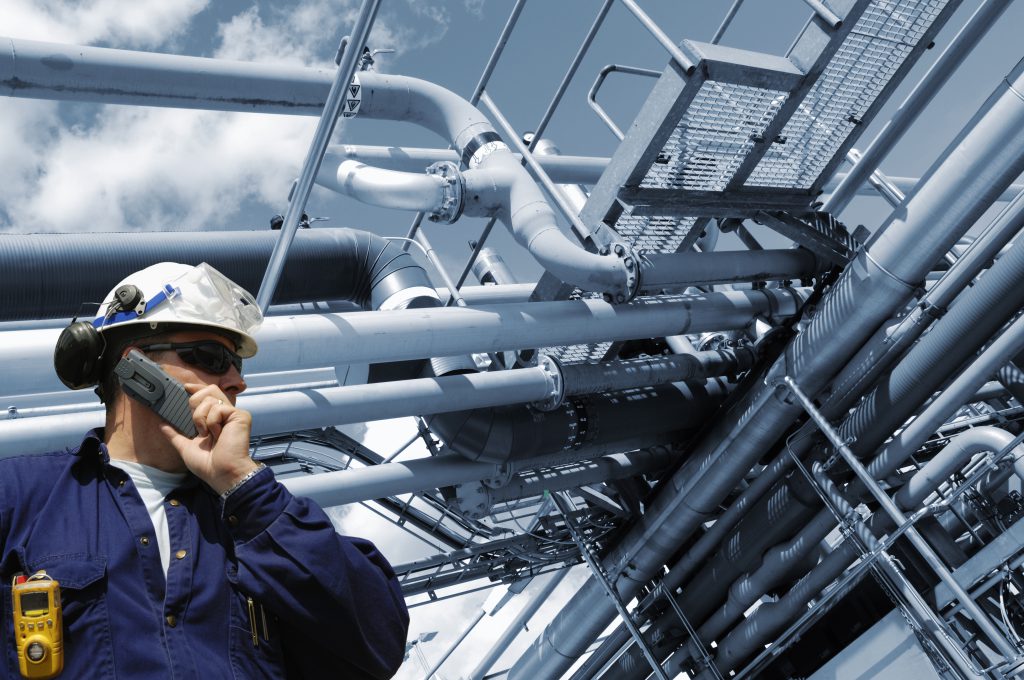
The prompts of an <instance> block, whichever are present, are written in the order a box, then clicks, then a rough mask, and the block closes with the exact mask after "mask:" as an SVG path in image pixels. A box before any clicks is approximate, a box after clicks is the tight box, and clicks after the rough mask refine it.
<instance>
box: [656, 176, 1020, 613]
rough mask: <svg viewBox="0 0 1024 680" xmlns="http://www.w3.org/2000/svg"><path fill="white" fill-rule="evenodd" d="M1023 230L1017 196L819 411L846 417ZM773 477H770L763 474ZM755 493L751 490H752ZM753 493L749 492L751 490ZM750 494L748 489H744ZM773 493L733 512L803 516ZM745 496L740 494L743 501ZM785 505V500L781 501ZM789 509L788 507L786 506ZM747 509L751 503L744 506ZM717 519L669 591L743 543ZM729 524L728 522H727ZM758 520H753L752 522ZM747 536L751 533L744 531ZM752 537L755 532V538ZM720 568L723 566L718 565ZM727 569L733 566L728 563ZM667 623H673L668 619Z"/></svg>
mask: <svg viewBox="0 0 1024 680" xmlns="http://www.w3.org/2000/svg"><path fill="white" fill-rule="evenodd" d="M1022 227H1024V192H1022V193H1017V194H1016V195H1015V196H1013V200H1012V201H1011V202H1010V204H1009V205H1007V206H1006V207H1005V208H1004V209H1003V210H1002V211H1001V212H1000V213H999V214H998V215H997V216H996V217H995V218H994V219H993V220H992V222H990V223H989V225H988V226H987V227H986V228H985V230H984V231H983V232H982V233H981V234H980V235H979V236H978V238H977V239H975V240H974V241H973V243H972V244H971V246H970V247H969V248H968V250H967V251H966V252H965V253H964V254H963V255H962V256H961V257H960V258H959V259H957V261H956V262H955V263H954V265H953V266H952V267H951V268H950V269H949V271H947V272H946V274H945V275H944V276H943V278H942V279H941V280H940V281H939V282H938V283H936V285H935V286H934V287H932V288H931V289H930V290H929V291H928V292H927V293H926V294H925V296H924V297H923V298H922V300H921V302H920V304H918V305H916V306H915V307H914V308H913V309H912V310H911V312H910V313H909V314H907V315H900V316H899V317H897V318H894V319H893V320H892V322H891V323H887V324H886V325H885V326H884V327H883V328H881V329H879V331H878V332H877V333H875V335H874V336H872V338H871V339H870V340H869V341H868V342H867V343H866V344H865V345H864V347H863V348H862V349H861V350H860V351H859V352H858V353H857V355H856V356H855V357H854V358H853V359H852V360H851V361H850V362H849V363H848V364H847V366H846V367H845V368H844V369H843V370H842V371H841V372H840V374H839V375H838V376H837V377H836V378H835V379H834V380H833V382H832V384H831V385H830V387H829V389H828V391H827V392H826V393H825V395H826V396H825V400H824V403H823V404H822V407H821V409H822V412H823V413H825V414H826V415H830V416H832V417H837V416H839V415H840V414H844V413H846V412H847V411H848V410H849V408H850V407H851V406H852V404H853V403H854V401H855V399H857V398H859V397H860V395H861V393H862V391H863V389H864V388H865V387H866V386H868V385H870V384H871V383H873V382H874V381H875V380H876V379H877V378H878V376H880V375H881V374H882V373H883V372H884V371H885V370H886V369H888V368H889V367H890V366H892V364H893V363H894V362H895V361H896V360H897V359H898V358H899V357H900V356H901V355H902V354H903V353H904V352H905V351H906V350H907V349H908V348H910V347H911V346H913V345H914V343H915V342H916V341H917V340H918V338H919V337H920V336H921V334H922V333H923V332H924V331H925V330H926V329H927V328H928V327H929V325H930V324H931V323H933V322H934V320H935V318H936V317H937V316H939V315H941V314H943V313H944V312H945V310H946V308H947V307H948V306H949V304H950V303H951V302H952V301H953V299H954V298H955V297H956V296H957V295H958V294H959V293H960V291H961V290H963V288H964V287H965V286H966V285H967V284H968V283H969V282H970V281H971V280H972V279H974V278H975V277H976V276H977V275H978V274H979V273H980V272H981V271H982V270H983V269H984V268H985V267H986V266H988V265H989V264H990V263H991V261H992V259H993V258H994V257H995V256H996V254H997V253H998V252H999V251H1000V250H1002V249H1003V247H1004V245H1005V244H1006V243H1007V242H1008V241H1009V240H1010V239H1011V238H1013V236H1014V235H1015V234H1016V233H1017V232H1019V231H1020V230H1021V228H1022ZM804 430H806V431H807V432H813V430H814V428H813V427H806V428H804ZM816 441H817V440H816V439H815V438H814V437H813V436H809V435H807V434H805V435H803V436H801V435H795V436H793V437H791V439H790V442H789V443H788V444H787V449H788V452H787V451H783V453H782V454H781V455H780V457H779V459H777V461H776V463H779V462H782V463H783V464H784V466H785V467H786V468H788V467H789V466H790V465H791V461H792V458H791V454H792V455H795V456H798V457H804V456H805V455H806V454H807V453H808V451H809V449H810V448H811V447H812V445H813V444H814V443H815V442H816ZM775 470H779V472H781V469H780V468H777V466H776V464H773V465H772V466H770V468H769V470H766V471H762V472H761V473H760V474H759V475H758V477H757V480H756V482H755V486H758V487H760V486H761V485H763V484H764V483H766V482H767V480H769V479H770V478H771V477H772V476H774V477H775V478H777V477H778V476H779V474H778V473H774V472H772V471H775ZM768 472H772V474H766V473H768ZM790 483H795V484H797V485H803V483H804V480H803V478H802V476H799V475H797V476H795V477H793V478H791V480H790ZM752 489H753V487H752ZM752 489H751V490H752ZM748 491H749V490H748ZM776 491H777V489H776V490H773V492H772V493H771V494H769V495H768V496H767V498H769V499H775V500H776V501H777V502H776V504H775V506H774V507H773V508H771V509H770V508H769V507H768V506H766V502H765V501H762V502H760V503H758V504H757V505H755V506H754V507H753V508H752V509H750V510H744V509H743V508H741V507H738V506H737V508H736V511H738V512H744V513H747V512H749V514H751V515H753V516H755V517H756V516H757V515H758V514H760V513H765V512H774V513H782V512H783V511H785V512H786V513H787V516H790V515H793V514H794V513H798V514H799V513H802V511H803V509H804V508H803V506H802V505H801V504H798V503H791V502H790V501H785V502H778V501H780V499H779V498H777V497H776ZM747 494H748V492H747V491H745V492H744V494H743V495H744V497H746V496H747ZM782 500H785V499H782ZM784 506H788V507H784ZM748 507H749V504H748ZM730 511H731V512H730V514H729V515H726V516H723V517H721V518H719V520H718V521H717V522H716V523H715V525H714V526H713V527H712V528H711V530H710V531H709V532H707V534H706V535H704V536H702V537H701V539H700V540H699V541H698V543H697V544H696V545H694V547H693V548H691V549H690V550H689V551H688V552H687V553H686V555H684V557H683V558H682V559H681V560H680V562H679V563H678V564H677V565H675V566H673V567H672V568H671V569H670V571H669V573H668V575H667V576H666V577H665V584H666V586H667V587H669V588H676V587H679V586H680V585H681V584H682V582H684V581H685V580H686V579H688V578H689V576H690V575H691V574H692V573H693V571H694V570H695V569H696V567H697V566H701V565H703V564H704V562H705V560H706V559H707V557H708V555H709V554H710V549H711V548H712V547H713V545H732V544H734V543H735V542H736V541H739V540H741V536H743V535H744V532H743V531H742V530H741V529H737V530H736V531H735V532H733V533H731V534H730V533H729V530H730V529H731V528H732V527H733V526H736V523H737V521H736V520H734V519H733V517H734V515H735V514H736V512H732V509H730ZM725 520H728V521H725ZM756 521H757V520H755V522H756ZM787 526H789V524H788V523H787V522H786V521H779V522H777V523H773V524H772V525H771V526H770V527H769V528H768V531H767V534H768V536H766V538H767V537H771V538H772V539H773V540H783V538H784V536H785V535H786V534H785V531H784V529H783V528H784V527H787ZM747 535H750V532H747ZM755 535H756V533H755ZM720 564H721V563H720ZM726 564H727V565H728V564H731V563H726ZM697 590H698V592H702V593H703V592H705V591H704V589H697ZM667 620H668V621H670V620H671V619H667Z"/></svg>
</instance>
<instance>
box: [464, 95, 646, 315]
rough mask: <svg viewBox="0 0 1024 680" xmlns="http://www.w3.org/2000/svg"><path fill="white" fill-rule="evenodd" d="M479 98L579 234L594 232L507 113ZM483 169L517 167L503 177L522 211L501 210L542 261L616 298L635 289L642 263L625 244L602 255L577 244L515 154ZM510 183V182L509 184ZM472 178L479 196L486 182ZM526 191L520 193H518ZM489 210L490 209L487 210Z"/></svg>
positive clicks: (494, 158)
mask: <svg viewBox="0 0 1024 680" xmlns="http://www.w3.org/2000/svg"><path fill="white" fill-rule="evenodd" d="M480 101H481V102H482V103H483V104H484V106H486V107H487V110H488V111H490V113H491V115H492V116H493V117H494V119H495V121H496V122H497V123H498V126H499V127H500V128H501V129H502V130H503V131H504V132H505V135H506V136H507V137H508V139H509V141H510V142H512V145H513V146H514V147H515V148H516V149H517V150H518V151H519V153H520V154H522V156H523V159H524V160H525V161H526V163H527V165H528V166H529V168H530V169H531V170H532V171H533V174H534V176H535V177H537V179H538V180H540V183H541V185H542V186H543V187H544V189H545V190H546V191H547V193H548V195H549V196H550V197H551V198H553V199H554V201H555V204H556V205H557V206H558V208H559V210H560V211H561V213H562V216H563V217H565V218H566V219H567V220H568V221H569V222H570V223H571V224H572V226H573V228H574V229H575V231H576V232H577V233H580V234H587V233H590V231H589V229H587V227H586V226H585V225H584V224H583V223H582V222H581V221H580V218H579V215H578V214H577V212H576V211H575V210H573V208H572V206H571V205H569V203H568V201H566V199H565V195H564V194H563V193H562V191H561V190H560V189H559V188H558V187H557V186H556V185H555V183H554V182H552V181H551V178H550V177H549V176H548V175H547V173H546V172H544V169H543V168H542V167H541V166H540V164H539V163H537V161H536V160H535V159H534V157H533V154H532V153H530V151H529V149H527V148H526V145H524V144H523V143H522V142H521V141H520V140H519V137H518V135H517V134H516V131H515V129H514V128H513V127H512V126H511V124H510V123H509V122H508V120H507V119H506V118H505V116H504V115H503V114H502V113H501V111H500V110H499V109H498V107H497V105H496V104H495V103H494V102H493V101H492V100H491V98H490V96H489V95H488V94H487V93H486V92H484V93H483V94H482V95H481V96H480ZM480 167H481V168H489V169H493V171H495V172H515V173H516V174H515V176H514V177H512V178H510V180H511V181H503V182H502V183H501V184H502V185H507V186H509V193H510V197H509V200H508V201H507V202H504V203H505V205H507V206H509V208H510V209H515V210H516V211H517V212H515V213H511V214H507V215H506V214H504V213H502V219H503V220H504V221H506V222H507V223H508V224H510V225H512V229H513V233H515V235H516V237H517V239H519V241H520V242H521V243H523V244H524V245H527V246H528V247H529V250H530V253H531V254H532V255H533V256H534V257H536V258H537V260H538V261H539V262H540V263H541V265H542V266H543V267H544V268H545V269H547V270H548V271H550V272H551V273H552V274H554V275H555V276H558V277H559V278H560V279H561V280H563V281H565V282H566V283H572V284H575V285H579V286H581V287H583V288H586V289H588V290H592V289H596V290H598V291H599V292H604V293H607V294H608V295H609V296H611V297H612V299H614V300H615V301H617V302H624V301H626V300H628V299H630V298H632V297H633V295H634V294H635V293H636V285H637V282H638V278H637V275H636V270H637V263H636V260H635V258H634V256H633V255H632V254H631V253H629V252H627V251H626V249H625V248H624V247H622V250H621V252H616V253H608V254H606V255H598V254H595V253H590V252H588V251H586V250H583V249H582V248H580V247H578V246H576V245H575V244H573V243H572V242H571V241H569V239H567V238H566V237H565V235H564V234H563V233H562V232H561V231H560V230H559V229H558V226H557V224H556V222H555V219H554V214H553V213H552V212H551V209H550V208H549V207H548V206H547V204H546V203H545V202H544V201H543V197H542V196H541V195H540V192H539V191H537V188H536V185H535V184H534V183H533V181H532V180H529V179H528V178H521V177H520V175H519V173H521V172H524V170H523V168H522V166H520V165H519V164H518V163H516V162H515V161H514V159H512V158H511V154H491V155H490V156H488V157H487V158H485V159H484V160H483V161H482V162H481V163H480ZM506 182H507V184H506ZM468 183H469V178H467V192H466V193H467V194H468V195H475V194H476V193H477V192H480V191H483V190H484V189H485V187H483V186H481V187H480V188H479V189H470V187H469V185H468ZM517 193H521V194H522V195H521V197H517V196H516V194H517ZM471 210H473V208H472V204H471V203H470V204H467V206H466V211H467V214H475V213H474V212H471ZM485 214H486V213H485Z"/></svg>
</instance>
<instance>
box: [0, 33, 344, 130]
mask: <svg viewBox="0 0 1024 680" xmlns="http://www.w3.org/2000/svg"><path fill="white" fill-rule="evenodd" d="M0 40H2V42H3V43H4V49H3V50H0V94H3V95H6V96H9V97H26V98H31V99H57V100H63V101H88V102H101V103H106V104H134V105H139V104H145V105H147V106H170V107H175V108H185V109H210V110H217V111H243V112H258V113H285V114H292V115H295V114H298V115H306V116H318V115H320V114H321V113H322V112H323V109H324V102H325V101H326V97H327V93H328V90H329V88H330V85H331V81H332V80H333V78H334V75H335V72H334V71H333V70H327V69H317V68H306V67H296V66H281V65H276V64H265V63H250V62H238V61H228V60H226V59H208V58H203V57H186V56H179V55H170V54H157V53H152V52H134V51H129V50H115V49H108V48H103V47H89V46H84V45H63V44H59V43H48V42H39V41H34V40H21V39H18V38H0Z"/></svg>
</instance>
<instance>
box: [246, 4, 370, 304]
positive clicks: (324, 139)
mask: <svg viewBox="0 0 1024 680" xmlns="http://www.w3.org/2000/svg"><path fill="white" fill-rule="evenodd" d="M379 8H380V0H363V4H362V6H361V7H360V8H359V14H358V16H357V17H356V21H355V25H354V26H353V27H352V34H351V39H350V40H349V43H348V48H347V49H345V51H344V53H343V54H342V57H341V64H339V65H338V71H337V73H336V74H335V76H334V82H333V83H331V89H330V92H328V94H327V101H326V102H325V103H324V110H323V113H321V114H320V120H319V121H318V122H317V126H316V132H314V133H313V141H311V142H310V144H309V150H308V151H307V152H306V159H305V160H304V161H303V162H302V170H301V172H300V173H299V179H298V180H297V181H296V183H295V185H294V186H293V187H292V190H291V193H290V194H289V196H288V199H289V200H288V210H286V211H285V213H284V223H283V224H282V225H281V233H280V234H279V236H278V239H277V243H276V244H275V245H274V251H273V252H272V253H271V255H270V262H269V263H268V264H267V272H266V274H265V275H264V277H263V282H262V283H261V284H260V288H259V292H257V293H256V304H258V305H259V307H260V311H261V312H263V313H266V311H267V308H268V307H270V301H271V300H272V299H273V297H274V290H275V289H276V288H277V282H278V281H279V280H280V279H281V273H282V272H283V271H284V263H285V260H286V259H287V257H288V249H289V248H290V247H291V245H292V240H293V239H294V238H295V232H296V231H298V228H299V218H300V217H301V216H302V212H303V210H305V208H306V201H307V200H308V199H309V194H310V192H311V191H312V190H313V182H314V180H315V179H316V175H317V172H319V170H320V163H321V162H322V161H323V158H324V152H325V151H326V150H327V144H328V142H330V138H331V134H332V133H333V132H334V126H335V125H336V123H337V120H338V116H339V115H340V114H341V110H342V106H344V103H345V100H346V95H347V94H348V88H349V83H351V82H352V76H353V75H354V74H355V72H356V67H357V65H358V63H359V58H360V57H361V56H362V53H363V46H364V45H365V44H366V39H367V38H368V37H369V35H370V28H371V27H372V26H373V20H374V19H375V18H376V17H377V10H378V9H379Z"/></svg>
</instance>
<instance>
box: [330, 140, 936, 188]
mask: <svg viewBox="0 0 1024 680" xmlns="http://www.w3.org/2000/svg"><path fill="white" fill-rule="evenodd" d="M545 141H547V140H544V139H542V140H541V141H540V142H538V143H537V146H536V147H535V148H534V158H536V159H537V162H538V163H539V164H540V166H541V167H542V168H544V171H545V172H547V173H548V175H549V176H550V177H551V179H552V181H554V182H557V183H559V184H596V183H597V181H598V180H599V179H601V173H603V172H604V169H605V168H606V167H608V161H609V159H608V158H606V157H600V156H566V155H561V154H559V155H557V156H553V155H546V154H545V153H544V150H543V149H542V148H541V145H543V144H544V142H545ZM548 144H550V142H548ZM512 157H513V158H515V159H516V160H518V161H522V155H521V154H518V153H513V154H512ZM326 159H330V162H332V163H334V162H338V163H340V162H341V161H343V160H350V161H358V162H360V163H365V164H367V165H373V166H376V167H379V168H384V169H386V170H399V171H402V172H422V171H423V170H425V169H426V167H427V166H428V165H433V164H434V163H441V162H449V163H458V162H459V160H460V158H459V154H458V153H456V152H455V151H453V150H452V149H428V148H422V147H409V146H364V145H358V144H336V145H333V146H329V147H327V154H326V158H325V160H326ZM893 180H894V181H902V182H912V183H916V181H917V180H916V179H914V178H907V177H896V178H893Z"/></svg>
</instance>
